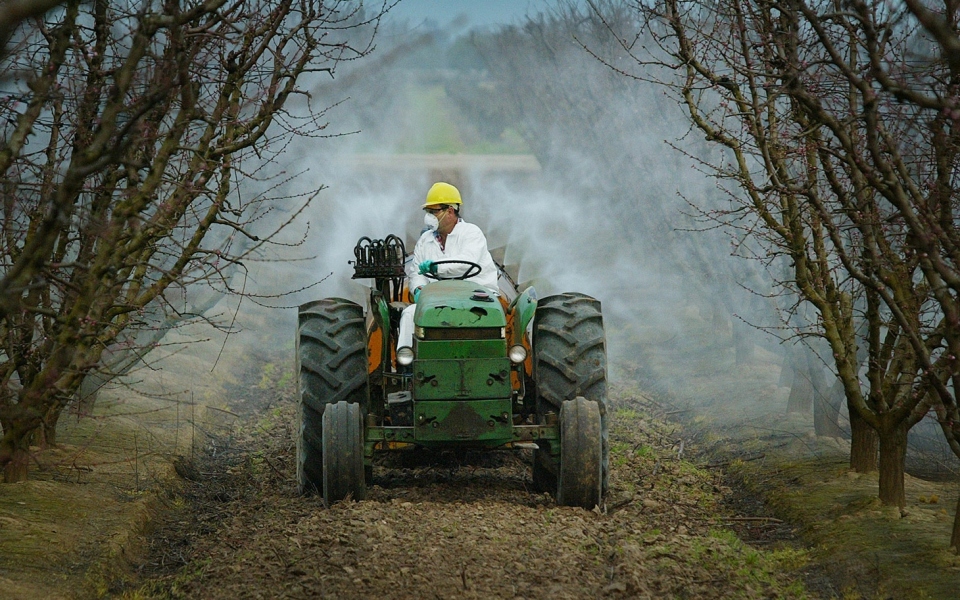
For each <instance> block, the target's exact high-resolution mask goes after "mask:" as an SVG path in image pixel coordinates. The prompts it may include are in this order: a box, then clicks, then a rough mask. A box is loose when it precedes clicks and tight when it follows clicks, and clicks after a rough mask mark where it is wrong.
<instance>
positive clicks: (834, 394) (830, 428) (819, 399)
mask: <svg viewBox="0 0 960 600" xmlns="http://www.w3.org/2000/svg"><path fill="white" fill-rule="evenodd" d="M823 387H826V386H825V385H824V386H823ZM842 402H843V384H842V383H841V382H840V380H839V379H837V380H836V382H834V384H833V386H832V387H831V388H830V389H829V390H827V389H820V390H818V391H817V394H816V397H815V398H814V402H813V429H814V431H815V432H816V434H817V435H822V436H826V437H832V438H838V437H843V429H841V428H840V406H841V403H842Z"/></svg>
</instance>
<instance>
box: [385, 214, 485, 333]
mask: <svg viewBox="0 0 960 600" xmlns="http://www.w3.org/2000/svg"><path fill="white" fill-rule="evenodd" d="M425 260H432V261H438V260H466V261H470V262H472V263H477V264H478V265H480V267H481V269H482V270H481V271H480V274H479V275H476V276H474V277H470V278H469V279H467V281H473V282H476V283H477V284H479V285H481V286H483V287H484V288H486V289H487V290H489V291H490V292H493V293H496V292H497V279H498V277H499V274H498V273H497V265H496V263H494V262H493V257H492V256H490V251H489V250H488V249H487V238H486V237H485V236H484V235H483V232H482V231H480V228H479V227H477V226H476V225H474V224H473V223H467V222H465V221H464V220H463V219H460V220H459V221H457V224H456V225H455V226H454V228H453V231H451V232H450V233H448V234H447V241H446V243H445V244H444V247H443V249H441V248H440V240H439V239H438V237H437V233H436V232H434V231H424V232H423V233H422V234H421V235H420V239H419V240H417V245H416V246H415V247H414V249H413V261H412V262H411V263H410V272H408V273H407V277H408V280H407V281H408V284H407V286H408V287H409V289H410V293H411V294H412V293H413V290H415V289H417V288H418V287H420V286H424V285H426V284H427V283H429V282H431V281H435V280H433V279H428V278H427V277H426V276H425V275H420V273H419V272H418V269H419V267H420V263H422V262H423V261H425ZM468 268H469V267H468V266H467V265H438V266H437V273H438V274H439V275H440V276H441V277H455V276H457V275H460V274H462V273H464V272H465V271H466V270H467V269H468ZM416 309H417V305H416V304H411V305H410V306H408V307H406V308H405V309H403V312H402V313H401V314H400V333H399V335H398V340H397V348H403V347H404V346H409V347H411V348H412V347H413V313H414V312H416Z"/></svg>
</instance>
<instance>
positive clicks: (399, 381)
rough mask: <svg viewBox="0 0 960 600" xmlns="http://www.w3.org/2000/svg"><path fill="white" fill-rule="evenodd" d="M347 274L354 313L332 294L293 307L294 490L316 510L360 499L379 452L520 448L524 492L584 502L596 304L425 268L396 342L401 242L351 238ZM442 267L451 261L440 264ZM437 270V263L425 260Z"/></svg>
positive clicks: (598, 385)
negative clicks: (490, 286) (528, 483)
mask: <svg viewBox="0 0 960 600" xmlns="http://www.w3.org/2000/svg"><path fill="white" fill-rule="evenodd" d="M354 255H355V260H353V261H350V263H351V264H352V265H353V267H354V274H353V278H354V279H369V280H372V283H371V285H370V291H369V296H368V304H367V307H366V310H364V308H363V307H362V306H360V305H359V304H357V303H355V302H353V301H351V300H347V299H344V298H326V299H322V300H316V301H312V302H308V303H306V304H303V305H301V306H300V307H299V314H298V316H299V323H298V332H297V344H296V359H297V373H298V375H299V377H298V384H299V385H298V388H299V390H298V391H299V409H298V419H299V426H298V428H297V439H296V442H297V484H298V489H299V491H300V493H301V494H311V493H318V494H322V495H323V499H324V502H325V503H326V504H327V505H328V506H329V505H331V504H333V503H335V502H339V501H342V500H345V499H348V498H352V499H354V500H361V499H363V498H364V496H365V494H366V489H367V484H368V483H369V482H370V481H371V478H372V474H373V461H374V457H375V456H376V455H378V454H380V453H385V452H394V451H404V450H410V449H415V448H418V447H420V448H429V449H452V450H466V449H477V448H478V449H496V448H513V449H516V450H533V453H532V454H533V464H532V475H533V477H532V479H533V486H534V488H535V489H536V490H537V491H539V492H549V493H551V494H552V495H553V496H554V497H555V499H556V501H557V503H558V504H560V505H564V506H579V507H583V508H587V509H592V508H593V507H595V506H597V505H598V504H600V503H601V499H602V496H603V493H604V491H605V489H606V485H607V469H608V458H607V456H608V444H607V435H606V431H607V415H606V374H607V364H606V342H605V337H604V330H603V318H602V314H601V310H600V302H599V301H597V300H595V299H594V298H591V297H589V296H586V295H583V294H579V293H564V294H559V295H552V296H547V297H545V298H539V299H538V298H537V294H536V291H535V290H534V288H533V287H527V288H526V289H524V290H522V291H521V290H520V289H519V286H517V284H516V283H515V281H514V279H513V278H512V277H511V276H510V275H509V274H508V273H507V271H506V270H505V269H504V268H503V267H502V266H501V265H500V264H499V263H497V267H498V271H499V273H498V278H499V293H496V292H494V291H493V290H486V289H483V288H481V287H480V286H478V285H477V284H475V283H473V282H471V281H468V280H467V279H468V278H469V277H472V276H474V275H476V274H477V273H478V272H479V269H480V268H481V267H480V266H479V265H476V264H474V263H464V262H462V261H454V262H459V263H460V264H459V268H458V269H457V270H458V271H460V274H459V275H457V276H456V277H444V276H442V275H435V276H432V277H431V279H434V281H432V282H431V283H429V284H427V285H426V286H424V287H423V289H422V292H421V294H420V297H419V299H418V302H417V306H416V309H415V315H414V324H415V328H414V336H413V337H414V339H413V346H412V347H403V348H399V349H398V348H397V347H396V346H397V339H398V330H399V320H400V313H401V312H402V311H403V309H404V308H405V307H406V306H408V305H409V304H410V301H411V296H410V292H409V290H408V289H407V286H406V285H405V283H404V280H405V277H406V270H405V269H406V268H407V264H408V263H409V262H410V261H411V257H410V256H408V255H407V253H406V251H405V247H404V244H403V241H402V240H401V239H400V238H398V237H397V236H394V235H390V236H388V237H386V238H384V239H377V240H374V239H370V238H366V237H365V238H361V239H360V241H359V242H358V243H357V245H356V247H355V248H354ZM444 262H451V261H444ZM437 264H440V263H437Z"/></svg>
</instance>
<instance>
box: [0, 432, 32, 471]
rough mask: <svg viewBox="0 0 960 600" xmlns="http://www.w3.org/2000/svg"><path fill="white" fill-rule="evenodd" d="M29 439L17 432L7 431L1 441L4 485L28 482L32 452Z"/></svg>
mask: <svg viewBox="0 0 960 600" xmlns="http://www.w3.org/2000/svg"><path fill="white" fill-rule="evenodd" d="M27 437H28V435H25V434H24V433H23V432H20V431H17V430H5V431H4V434H3V439H2V440H0V464H2V465H3V481H4V483H17V482H18V481H26V480H27V474H28V471H29V466H30V451H29V448H28V447H27Z"/></svg>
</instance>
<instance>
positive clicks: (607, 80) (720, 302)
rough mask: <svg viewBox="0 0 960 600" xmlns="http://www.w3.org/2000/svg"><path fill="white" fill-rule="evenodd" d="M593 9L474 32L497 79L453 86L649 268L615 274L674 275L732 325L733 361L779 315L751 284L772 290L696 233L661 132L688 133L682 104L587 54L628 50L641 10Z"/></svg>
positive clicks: (679, 288)
mask: <svg viewBox="0 0 960 600" xmlns="http://www.w3.org/2000/svg"><path fill="white" fill-rule="evenodd" d="M596 6H597V9H598V10H597V12H596V13H594V12H591V10H590V9H589V8H587V7H585V6H580V5H579V4H578V3H573V2H560V3H557V6H556V7H555V9H553V10H551V11H549V12H546V13H541V14H537V15H531V16H530V17H528V18H527V19H526V21H525V22H523V23H522V24H520V25H513V26H508V27H504V28H502V29H501V30H498V31H496V32H493V33H480V34H475V35H474V36H473V44H474V46H475V47H476V48H477V51H478V53H479V54H480V56H481V57H482V58H483V60H484V63H485V64H486V69H487V73H488V77H489V80H487V81H479V82H478V81H473V82H471V81H468V80H457V81H456V82H453V83H452V84H451V85H449V86H448V94H449V95H450V96H451V97H453V98H454V99H455V101H456V102H457V103H458V105H459V106H460V107H461V110H462V111H463V112H464V113H465V114H467V115H470V116H471V117H473V118H474V119H475V120H476V121H477V122H479V123H481V124H484V123H493V124H497V125H499V126H500V127H503V126H504V124H510V125H512V126H513V127H515V128H516V129H517V130H518V131H519V132H520V134H521V135H522V136H523V138H524V140H525V141H526V142H527V144H528V145H529V146H530V147H531V149H532V151H533V152H534V153H535V154H536V156H537V159H538V160H539V162H540V163H541V164H542V165H543V166H544V169H545V171H547V172H548V173H549V177H548V178H549V179H550V180H551V181H554V182H556V183H557V184H558V185H562V186H563V187H564V188H565V189H573V190H577V193H578V194H579V195H581V196H583V197H584V198H586V199H588V201H592V202H595V203H596V210H597V212H598V216H599V219H598V220H604V219H605V220H606V221H605V223H606V225H607V226H608V227H610V231H611V233H612V235H614V236H616V238H617V239H618V240H621V241H622V243H621V244H618V251H619V252H621V253H623V254H624V255H629V256H630V258H631V259H632V260H631V261H628V262H629V263H630V264H634V265H642V267H640V268H633V269H629V268H624V269H623V270H621V271H619V272H618V273H617V275H618V276H619V277H621V278H622V279H623V280H624V281H627V280H630V278H631V277H648V278H650V279H656V280H660V281H669V282H670V285H669V286H665V287H669V288H670V289H672V290H674V291H675V293H676V294H677V295H678V296H681V297H683V298H684V299H685V300H686V301H688V302H691V303H693V304H695V305H696V306H697V307H698V308H699V309H700V313H701V314H703V315H704V316H705V317H706V318H707V319H710V320H711V321H712V322H714V323H716V325H717V326H718V328H722V329H723V330H726V331H730V334H731V335H730V338H729V340H730V345H731V346H732V349H733V350H734V352H733V356H734V360H736V361H737V363H738V364H741V363H743V362H745V361H748V360H749V359H750V357H751V352H752V350H753V347H754V345H755V343H756V342H757V341H758V340H760V339H761V338H762V336H760V335H757V332H756V331H755V326H756V325H759V324H761V320H762V319H767V320H768V322H772V321H774V320H775V312H774V311H773V310H772V304H771V302H769V299H768V298H764V297H763V296H761V295H760V294H754V293H752V292H751V291H747V290H746V289H745V288H752V289H756V290H760V291H761V293H762V292H764V291H766V290H767V287H768V286H766V283H765V282H763V281H761V280H760V279H759V275H761V274H762V271H760V270H758V269H757V268H755V265H754V264H751V263H749V262H747V261H736V260H732V259H731V258H730V253H731V248H730V246H729V245H728V244H727V240H726V239H725V238H724V237H723V236H721V235H713V236H699V235H696V234H695V233H693V232H692V230H694V229H699V227H700V224H699V223H697V221H696V220H695V218H692V217H693V215H690V214H689V213H690V212H691V211H690V207H689V206H688V204H687V201H686V200H685V198H684V197H682V196H680V195H678V190H677V185H676V184H677V181H678V180H680V179H681V178H682V175H680V174H681V173H683V172H684V171H686V170H688V169H689V164H688V162H687V161H685V160H684V159H683V157H682V156H678V155H673V154H671V153H669V152H668V153H664V152H663V150H664V147H663V143H664V140H665V139H669V140H675V139H677V138H678V137H681V136H682V134H683V132H684V131H685V130H686V129H688V128H689V125H688V124H686V123H685V122H684V121H683V119H682V118H679V115H676V113H672V112H671V108H672V107H673V106H674V104H673V103H672V102H671V101H670V100H669V99H667V98H665V97H664V96H663V95H662V93H660V92H659V90H655V89H653V88H651V87H650V86H644V85H638V84H637V83H636V82H634V81H629V80H625V79H624V78H623V77H620V76H619V75H618V74H617V73H615V72H611V71H610V70H609V69H606V68H605V67H603V65H601V64H600V63H598V62H597V61H596V60H595V59H594V58H593V57H591V56H589V55H588V54H587V53H585V52H584V51H583V47H582V46H584V45H586V46H588V47H590V48H591V49H593V51H595V52H597V53H598V54H601V55H603V56H607V57H610V59H611V60H612V61H616V60H617V57H618V56H619V57H621V58H623V57H625V53H624V52H623V50H622V49H621V48H620V45H619V42H618V39H619V38H618V36H622V35H627V33H628V32H629V31H630V30H631V29H632V28H634V27H636V26H637V24H638V21H637V17H638V15H637V13H636V11H631V10H630V9H629V7H627V6H625V5H623V4H622V3H618V2H601V3H599V4H597V5H596ZM641 115H650V116H651V118H649V119H646V121H645V124H644V127H643V128H642V130H641V131H638V132H636V133H635V134H626V133H625V132H626V131H629V129H630V128H632V127H634V124H635V123H636V122H637V119H638V118H643V117H642V116H641ZM687 141H690V142H691V143H693V144H695V145H698V146H701V147H702V146H703V144H702V143H700V142H699V141H698V140H687ZM681 187H684V188H685V190H684V192H685V193H687V194H693V195H696V196H697V197H700V198H704V197H713V198H715V199H718V200H723V197H722V195H720V194H717V193H715V191H714V190H713V189H712V186H710V185H709V183H707V182H706V180H705V179H704V178H702V177H699V176H695V177H691V178H686V179H685V180H684V181H682V183H681ZM593 248H594V246H593V245H590V246H589V247H587V248H584V250H583V251H584V252H590V251H591V250H592V249H593ZM593 251H595V252H597V254H598V256H597V257H596V260H597V261H598V263H601V264H606V263H608V261H610V259H611V257H610V256H609V252H608V248H606V247H605V246H603V245H596V246H595V250H593ZM601 254H603V256H600V255H601ZM640 287H641V289H644V288H647V287H648V286H642V285H641V286H640ZM648 289H650V296H653V295H655V293H656V292H655V291H654V290H653V289H652V288H648ZM661 291H662V290H661ZM660 303H662V300H660Z"/></svg>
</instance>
